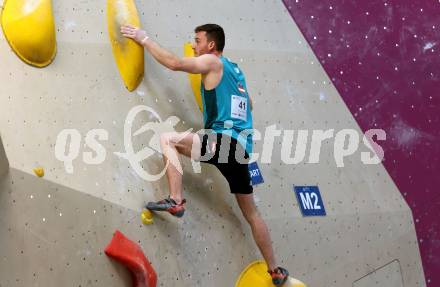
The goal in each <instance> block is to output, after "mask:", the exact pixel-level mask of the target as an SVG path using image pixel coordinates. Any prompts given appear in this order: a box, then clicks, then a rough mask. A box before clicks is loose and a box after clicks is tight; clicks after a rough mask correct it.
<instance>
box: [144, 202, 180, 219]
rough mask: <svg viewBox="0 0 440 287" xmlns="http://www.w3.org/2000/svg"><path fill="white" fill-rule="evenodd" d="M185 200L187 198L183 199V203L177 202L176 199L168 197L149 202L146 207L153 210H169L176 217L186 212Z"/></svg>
mask: <svg viewBox="0 0 440 287" xmlns="http://www.w3.org/2000/svg"><path fill="white" fill-rule="evenodd" d="M185 202H186V200H185V199H183V200H182V202H181V203H179V204H177V203H176V202H175V201H174V199H172V198H170V197H167V198H165V199H162V200H160V201H157V202H149V203H147V205H146V206H145V208H147V209H148V210H153V211H168V212H169V213H171V214H172V215H174V216H176V217H182V216H183V214H184V213H185V208H184V207H183V205H184V204H185Z"/></svg>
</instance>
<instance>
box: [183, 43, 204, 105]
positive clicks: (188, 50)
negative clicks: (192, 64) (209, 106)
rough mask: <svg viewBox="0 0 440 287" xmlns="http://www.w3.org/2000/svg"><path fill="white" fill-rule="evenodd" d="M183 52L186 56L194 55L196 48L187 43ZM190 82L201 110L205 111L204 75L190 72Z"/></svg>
mask: <svg viewBox="0 0 440 287" xmlns="http://www.w3.org/2000/svg"><path fill="white" fill-rule="evenodd" d="M183 54H184V56H185V57H194V56H195V54H194V49H193V48H192V44H191V43H185V44H184V45H183ZM188 78H189V83H190V85H191V88H192V90H193V93H194V98H195V99H196V102H197V105H198V106H199V109H200V111H201V112H203V104H202V93H201V92H200V87H201V85H202V75H201V74H188Z"/></svg>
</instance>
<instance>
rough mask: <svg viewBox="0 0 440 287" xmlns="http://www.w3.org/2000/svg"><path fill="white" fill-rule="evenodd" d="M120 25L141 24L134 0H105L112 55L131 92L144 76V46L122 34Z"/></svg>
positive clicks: (136, 25)
mask: <svg viewBox="0 0 440 287" xmlns="http://www.w3.org/2000/svg"><path fill="white" fill-rule="evenodd" d="M122 25H132V26H135V27H140V26H141V23H140V21H139V16H138V13H137V10H136V5H135V4H134V1H133V0H107V27H108V33H109V37H110V42H111V45H112V51H113V57H114V58H115V61H116V65H117V66H118V69H119V74H120V75H121V77H122V80H123V81H124V84H125V87H126V88H127V90H129V91H130V92H132V91H134V90H135V89H136V88H137V86H138V85H139V84H140V82H141V81H142V78H143V76H144V48H143V47H142V46H141V45H139V44H137V43H136V42H135V41H134V40H133V39H129V38H127V37H124V36H123V35H122V33H121V26H122Z"/></svg>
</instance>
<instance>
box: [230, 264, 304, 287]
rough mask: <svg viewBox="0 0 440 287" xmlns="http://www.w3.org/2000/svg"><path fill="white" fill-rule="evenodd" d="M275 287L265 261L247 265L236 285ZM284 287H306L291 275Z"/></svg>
mask: <svg viewBox="0 0 440 287" xmlns="http://www.w3.org/2000/svg"><path fill="white" fill-rule="evenodd" d="M255 286H258V287H273V286H274V285H273V283H272V278H271V277H270V275H269V273H267V265H266V263H265V262H264V261H261V260H259V261H255V262H253V263H251V264H249V266H247V267H246V268H245V269H244V270H243V272H241V274H240V277H238V280H237V283H236V284H235V287H255ZM283 287H306V285H305V284H304V283H302V282H301V281H299V280H297V279H295V278H292V277H289V278H288V279H287V281H286V283H284V285H283Z"/></svg>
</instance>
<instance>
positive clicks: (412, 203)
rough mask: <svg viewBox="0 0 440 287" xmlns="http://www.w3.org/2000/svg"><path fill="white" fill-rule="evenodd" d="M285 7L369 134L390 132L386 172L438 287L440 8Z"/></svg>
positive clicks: (430, 4) (433, 4) (376, 4)
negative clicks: (405, 208)
mask: <svg viewBox="0 0 440 287" xmlns="http://www.w3.org/2000/svg"><path fill="white" fill-rule="evenodd" d="M283 2H284V3H285V6H286V8H287V9H288V10H289V12H290V14H291V15H292V17H293V19H294V21H295V22H294V23H296V24H297V25H298V26H299V28H300V29H301V31H302V32H303V34H304V37H305V38H306V39H307V41H308V42H309V43H310V45H311V47H312V49H313V51H314V52H315V54H316V55H317V57H318V59H319V61H320V62H321V63H322V65H323V67H324V69H325V70H326V72H327V73H328V75H329V77H330V78H331V79H332V81H333V83H334V84H335V87H336V89H337V90H338V92H339V93H340V95H341V97H342V98H343V100H344V102H345V103H346V104H347V106H348V108H349V109H350V111H351V113H352V114H353V115H354V117H355V119H356V121H357V122H358V123H359V125H360V126H361V128H362V130H363V131H365V130H368V129H371V128H381V129H384V130H385V131H386V132H387V140H386V141H384V142H383V145H382V146H383V148H384V152H385V159H384V166H385V168H386V169H387V171H388V173H389V174H390V176H391V178H392V179H393V181H394V182H395V183H396V185H397V186H398V188H399V190H400V192H401V193H402V195H403V197H404V198H405V201H406V202H407V204H408V205H409V207H410V208H411V210H412V213H413V216H414V218H415V224H416V230H417V235H418V240H419V241H418V243H419V247H420V250H421V256H422V261H423V266H424V270H425V276H426V282H427V284H428V286H438V285H439V284H440V283H439V282H440V277H439V276H440V275H439V272H438V270H440V263H439V261H438V260H437V259H436V258H438V257H439V254H440V246H439V244H438V240H439V233H438V231H437V230H439V227H440V222H439V217H438V216H437V213H436V212H437V211H436V210H437V207H438V206H439V203H440V201H439V197H438V195H437V193H436V192H435V191H436V190H437V187H438V185H439V184H440V182H439V178H438V176H437V175H436V174H437V170H438V169H439V167H438V164H439V162H440V161H439V154H440V150H439V145H438V144H437V143H438V141H439V137H440V133H439V128H438V126H439V122H440V117H439V114H438V108H439V104H440V102H439V97H438V96H436V94H438V90H439V88H438V87H439V81H440V80H439V75H440V71H439V66H440V60H439V49H438V44H439V42H440V34H439V30H440V27H439V23H438V20H437V15H438V14H439V13H440V2H439V1H422V2H414V1H398V2H396V1H372V2H359V1H343V2H342V1H323V2H322V3H320V4H319V5H315V4H316V3H312V2H308V1H293V0H285V1H283Z"/></svg>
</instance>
